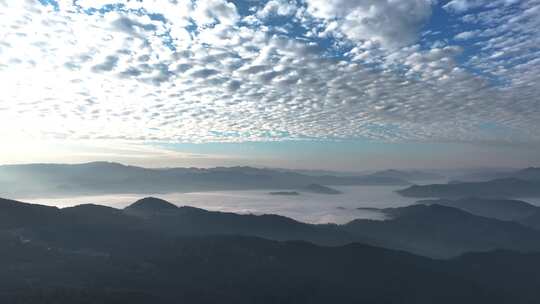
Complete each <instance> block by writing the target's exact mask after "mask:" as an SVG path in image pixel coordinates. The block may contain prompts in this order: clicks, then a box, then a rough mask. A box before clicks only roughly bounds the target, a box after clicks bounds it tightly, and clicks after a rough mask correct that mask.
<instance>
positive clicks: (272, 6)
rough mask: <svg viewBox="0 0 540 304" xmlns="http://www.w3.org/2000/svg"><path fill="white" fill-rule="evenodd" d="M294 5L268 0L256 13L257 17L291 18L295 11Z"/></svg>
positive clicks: (285, 1) (277, 0)
mask: <svg viewBox="0 0 540 304" xmlns="http://www.w3.org/2000/svg"><path fill="white" fill-rule="evenodd" d="M297 9H298V8H297V7H296V4H295V3H294V2H291V1H287V0H270V1H268V2H267V3H266V5H265V6H264V7H263V8H262V9H261V10H259V11H258V12H257V17H259V18H262V19H264V18H268V17H269V16H292V15H294V14H295V13H296V11H297Z"/></svg>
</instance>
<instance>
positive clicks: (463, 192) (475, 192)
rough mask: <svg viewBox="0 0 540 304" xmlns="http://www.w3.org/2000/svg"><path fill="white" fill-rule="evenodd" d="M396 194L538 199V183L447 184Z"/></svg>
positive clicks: (410, 189)
mask: <svg viewBox="0 0 540 304" xmlns="http://www.w3.org/2000/svg"><path fill="white" fill-rule="evenodd" d="M397 192H398V193H399V194H401V195H403V196H407V197H420V198H464V197H482V198H524V197H540V181H536V180H524V179H517V178H503V179H494V180H490V181H487V182H451V183H448V184H432V185H413V186H410V187H408V188H406V189H403V190H399V191H397Z"/></svg>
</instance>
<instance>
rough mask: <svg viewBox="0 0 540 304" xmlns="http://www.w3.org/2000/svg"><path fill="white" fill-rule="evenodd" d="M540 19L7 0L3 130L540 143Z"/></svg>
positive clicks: (380, 1) (488, 4) (278, 4)
mask: <svg viewBox="0 0 540 304" xmlns="http://www.w3.org/2000/svg"><path fill="white" fill-rule="evenodd" d="M435 13H437V18H438V21H439V22H442V23H444V24H443V25H442V26H441V25H440V24H439V25H437V22H433V18H435V16H434V14H435ZM538 28H540V1H537V0H530V1H510V0H505V1H503V0H497V1H482V0H475V1H467V0H454V1H450V2H446V3H445V4H444V5H443V4H441V3H438V2H437V1H431V0H399V1H397V0H376V1H375V0H347V1H345V0H330V1H321V0H305V1H295V0H271V1H234V2H233V1H226V0H204V1H203V0H198V1H188V0H185V1H182V0H177V1H172V0H171V1H166V0H143V1H127V0H126V1H122V0H120V1H109V0H99V1H97V0H76V1H71V0H62V1H52V0H49V1H45V0H42V1H37V0H24V1H11V0H0V38H1V39H0V81H1V83H2V90H1V91H0V135H1V136H4V137H6V136H12V137H28V138H55V139H58V138H60V139H92V140H107V139H116V140H137V141H139V140H140V141H152V142H159V141H184V142H208V141H261V140H286V139H340V138H343V139H359V138H361V139H364V138H368V139H378V140H385V141H411V140H418V141H503V142H531V141H532V142H540V100H539V96H540V87H539V86H538V83H539V80H540V72H539V71H540V48H538V45H540V34H539V31H538Z"/></svg>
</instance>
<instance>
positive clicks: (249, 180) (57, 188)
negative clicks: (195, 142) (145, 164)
mask: <svg viewBox="0 0 540 304" xmlns="http://www.w3.org/2000/svg"><path fill="white" fill-rule="evenodd" d="M311 184H319V185H327V186H332V185H336V186H337V185H407V184H409V183H408V182H407V181H405V180H402V179H399V178H395V177H388V176H370V175H363V176H332V175H318V176H314V175H307V174H300V173H295V172H292V171H280V170H271V169H258V168H252V167H230V168H225V167H218V168H210V169H198V168H169V169H147V168H141V167H134V166H125V165H121V164H117V163H108V162H94V163H87V164H78V165H63V164H31V165H10V166H0V193H2V195H4V196H10V197H32V196H47V195H58V194H64V195H65V194H68V195H74V194H81V195H84V194H106V193H167V192H187V191H210V190H243V189H303V188H304V187H306V186H308V185H311Z"/></svg>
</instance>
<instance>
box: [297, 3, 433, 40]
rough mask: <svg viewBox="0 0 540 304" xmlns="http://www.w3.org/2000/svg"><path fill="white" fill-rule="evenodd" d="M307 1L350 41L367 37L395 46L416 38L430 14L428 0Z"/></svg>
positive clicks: (309, 8) (317, 14)
mask: <svg viewBox="0 0 540 304" xmlns="http://www.w3.org/2000/svg"><path fill="white" fill-rule="evenodd" d="M307 4H308V12H310V13H311V14H313V16H315V17H317V18H321V19H323V20H326V21H328V22H329V24H330V25H332V26H334V27H337V29H338V30H339V31H340V32H341V33H342V34H343V35H345V36H346V37H348V38H349V39H352V40H353V41H365V40H371V41H376V42H379V43H381V44H382V45H383V46H385V47H387V48H395V47H400V46H403V45H407V44H410V43H413V42H415V41H416V40H417V38H418V31H419V30H420V28H421V27H422V25H423V24H424V23H425V22H426V21H427V20H428V18H429V17H430V16H431V6H432V1H431V0H399V1H398V0H330V1H329V0H307ZM334 20H335V21H334ZM332 22H335V23H332Z"/></svg>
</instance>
